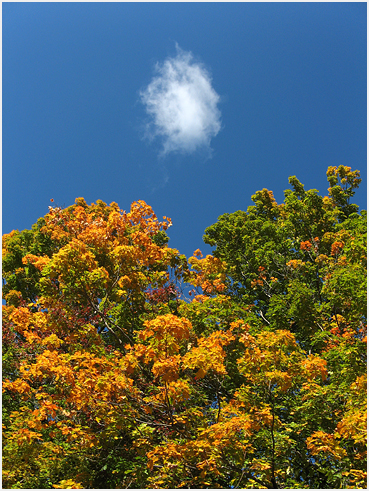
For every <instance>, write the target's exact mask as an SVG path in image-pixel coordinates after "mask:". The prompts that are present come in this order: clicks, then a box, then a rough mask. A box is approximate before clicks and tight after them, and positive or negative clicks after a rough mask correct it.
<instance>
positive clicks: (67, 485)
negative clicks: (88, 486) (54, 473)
mask: <svg viewBox="0 0 369 491" xmlns="http://www.w3.org/2000/svg"><path fill="white" fill-rule="evenodd" d="M53 488H56V489H84V486H83V485H82V484H81V483H80V482H75V481H74V480H73V479H63V480H62V481H60V482H59V484H53Z"/></svg>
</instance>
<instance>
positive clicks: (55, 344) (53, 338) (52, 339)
mask: <svg viewBox="0 0 369 491" xmlns="http://www.w3.org/2000/svg"><path fill="white" fill-rule="evenodd" d="M63 343H64V341H63V340H62V339H59V338H58V336H57V335H56V334H51V335H50V336H47V337H46V338H44V339H43V340H42V341H41V344H42V345H43V346H47V348H59V346H60V345H61V344H63Z"/></svg>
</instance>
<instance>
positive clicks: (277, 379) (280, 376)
mask: <svg viewBox="0 0 369 491" xmlns="http://www.w3.org/2000/svg"><path fill="white" fill-rule="evenodd" d="M265 376H266V377H267V379H268V380H269V381H270V383H271V384H272V385H274V384H277V385H279V387H280V390H281V391H282V392H286V391H287V390H288V389H289V388H290V387H291V386H292V377H291V375H290V374H289V373H288V372H281V371H280V370H273V371H271V372H265Z"/></svg>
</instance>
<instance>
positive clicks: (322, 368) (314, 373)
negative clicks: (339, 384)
mask: <svg viewBox="0 0 369 491" xmlns="http://www.w3.org/2000/svg"><path fill="white" fill-rule="evenodd" d="M302 365H303V368H304V369H305V370H306V374H307V378H308V380H312V379H314V378H316V377H318V376H319V375H320V376H321V377H322V380H323V382H324V380H326V378H327V376H328V371H327V362H326V361H325V360H323V358H320V357H319V356H316V355H309V356H308V358H307V359H306V360H305V361H304V362H303V363H302Z"/></svg>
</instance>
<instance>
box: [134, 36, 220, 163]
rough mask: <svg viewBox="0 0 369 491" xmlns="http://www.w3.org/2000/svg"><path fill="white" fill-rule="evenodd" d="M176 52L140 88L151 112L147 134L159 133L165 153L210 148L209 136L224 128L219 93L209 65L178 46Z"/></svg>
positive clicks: (149, 112) (157, 134) (142, 100)
mask: <svg viewBox="0 0 369 491" xmlns="http://www.w3.org/2000/svg"><path fill="white" fill-rule="evenodd" d="M176 48H177V55H176V56H175V57H174V58H167V59H166V60H165V61H164V63H162V64H159V63H157V64H156V67H155V71H156V75H155V76H154V78H153V79H152V81H151V82H150V84H149V85H148V86H147V87H146V89H145V90H143V91H141V92H140V97H141V102H142V103H143V104H144V105H145V106H146V111H147V113H148V115H149V116H150V123H148V125H147V128H146V129H147V135H148V136H149V137H150V138H151V139H153V138H155V137H159V138H161V140H162V143H163V151H162V154H163V155H166V154H168V153H170V152H176V151H177V152H185V153H192V152H194V151H195V150H197V149H200V148H205V149H208V150H210V140H211V138H212V137H214V136H216V135H217V134H218V133H219V131H220V129H221V122H220V111H219V109H218V107H217V105H218V102H219V99H220V97H219V95H218V94H217V93H216V92H215V90H214V89H213V87H212V85H211V77H210V74H209V72H208V71H207V70H206V68H205V67H204V66H203V65H201V64H200V63H196V62H194V61H193V56H192V54H191V53H190V52H186V51H183V50H182V49H180V48H179V47H178V45H177V46H176Z"/></svg>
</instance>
